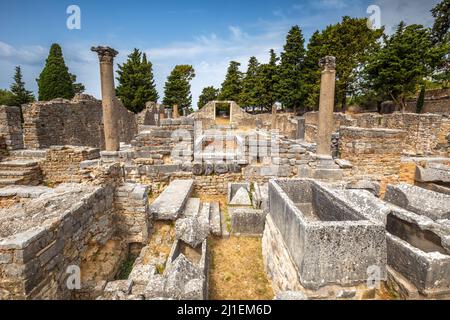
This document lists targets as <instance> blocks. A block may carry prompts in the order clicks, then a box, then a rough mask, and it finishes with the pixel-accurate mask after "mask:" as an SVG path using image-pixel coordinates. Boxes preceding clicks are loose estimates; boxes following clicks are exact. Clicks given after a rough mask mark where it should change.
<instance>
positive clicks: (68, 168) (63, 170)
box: [40, 146, 100, 184]
mask: <svg viewBox="0 0 450 320" xmlns="http://www.w3.org/2000/svg"><path fill="white" fill-rule="evenodd" d="M99 157H100V152H99V149H96V148H90V147H77V146H52V147H50V149H49V150H48V151H47V152H46V155H45V160H43V161H41V162H40V167H41V170H42V174H43V178H44V181H46V183H48V184H58V183H63V182H81V180H82V179H83V175H82V173H81V171H80V163H81V162H83V161H86V160H92V159H96V158H99Z"/></svg>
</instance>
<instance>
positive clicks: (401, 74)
mask: <svg viewBox="0 0 450 320" xmlns="http://www.w3.org/2000/svg"><path fill="white" fill-rule="evenodd" d="M384 43H385V45H384V47H383V48H382V49H381V50H379V52H378V53H377V54H375V55H373V56H372V57H371V61H370V63H369V64H368V66H367V67H366V69H365V72H366V74H367V79H368V83H369V86H370V88H371V89H373V90H374V91H376V92H377V93H379V94H380V95H388V96H390V97H391V98H392V100H393V101H394V102H395V103H396V104H397V105H398V106H401V108H402V110H404V109H405V106H406V104H405V99H406V97H407V96H408V95H412V94H415V93H416V88H417V86H418V85H419V83H421V82H422V81H423V78H424V77H426V76H428V75H430V74H431V70H430V69H431V67H430V65H431V64H432V61H433V60H434V59H435V57H434V54H435V52H434V49H433V47H432V44H431V39H430V31H429V29H427V28H424V27H423V26H421V25H410V26H406V25H405V24H404V23H403V22H401V23H400V24H399V26H398V27H397V30H396V32H395V33H394V34H393V35H391V36H390V37H387V36H386V37H385V40H384Z"/></svg>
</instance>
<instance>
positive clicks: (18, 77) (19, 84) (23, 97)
mask: <svg viewBox="0 0 450 320" xmlns="http://www.w3.org/2000/svg"><path fill="white" fill-rule="evenodd" d="M13 79H14V82H13V84H12V85H11V88H10V89H11V92H12V93H13V94H14V105H16V106H21V105H22V104H25V103H29V102H33V101H34V100H35V99H34V95H33V93H32V92H31V91H28V90H26V89H25V82H24V81H23V80H22V70H21V68H20V66H17V67H16V69H15V73H14V78H13Z"/></svg>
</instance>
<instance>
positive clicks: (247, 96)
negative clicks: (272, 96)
mask: <svg viewBox="0 0 450 320" xmlns="http://www.w3.org/2000/svg"><path fill="white" fill-rule="evenodd" d="M261 93H262V81H261V74H260V65H259V62H258V60H257V59H256V58H255V57H251V58H250V60H249V61H248V68H247V72H246V73H245V77H244V79H243V81H242V92H241V97H240V102H241V104H242V105H243V106H244V107H250V106H251V107H255V106H258V105H260V102H261Z"/></svg>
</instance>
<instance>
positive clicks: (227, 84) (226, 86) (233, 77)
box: [219, 61, 243, 103]
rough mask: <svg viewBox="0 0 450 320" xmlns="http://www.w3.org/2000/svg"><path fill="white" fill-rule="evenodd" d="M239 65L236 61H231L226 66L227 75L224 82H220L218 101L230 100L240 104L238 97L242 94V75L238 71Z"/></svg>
mask: <svg viewBox="0 0 450 320" xmlns="http://www.w3.org/2000/svg"><path fill="white" fill-rule="evenodd" d="M240 65H241V64H240V63H239V62H236V61H231V62H230V65H229V66H228V70H227V75H226V77H225V80H224V82H222V88H221V90H220V95H219V99H220V100H232V101H235V102H237V103H240V96H241V92H242V78H243V74H242V72H241V71H239V66H240Z"/></svg>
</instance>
